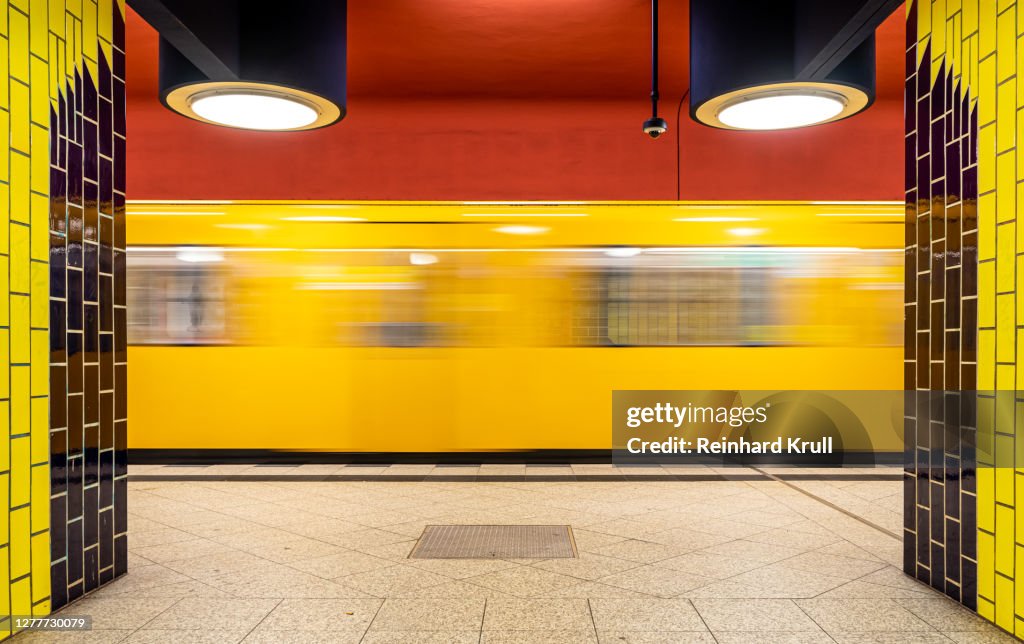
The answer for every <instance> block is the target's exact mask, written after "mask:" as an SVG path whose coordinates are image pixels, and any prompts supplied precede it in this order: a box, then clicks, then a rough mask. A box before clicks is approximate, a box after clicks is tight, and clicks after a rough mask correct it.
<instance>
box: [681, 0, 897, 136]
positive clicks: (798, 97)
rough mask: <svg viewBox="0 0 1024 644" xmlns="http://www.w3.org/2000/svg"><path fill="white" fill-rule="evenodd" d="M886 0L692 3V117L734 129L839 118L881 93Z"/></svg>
mask: <svg viewBox="0 0 1024 644" xmlns="http://www.w3.org/2000/svg"><path fill="white" fill-rule="evenodd" d="M889 4H891V3H885V2H878V1H876V2H868V1H864V0H861V1H855V0H834V1H831V0H830V2H826V3H821V2H813V1H810V0H780V1H777V2H746V1H742V0H692V1H691V2H690V79H691V81H690V83H691V84H690V115H691V117H693V118H694V119H695V120H696V121H698V122H700V123H703V124H704V125H709V126H711V127H716V128H722V129H729V130H780V129H790V128H799V127H806V126H810V125H820V124H823V123H831V122H834V121H838V120H841V119H844V118H848V117H850V116H853V115H854V114H857V113H859V112H861V111H863V110H865V109H867V108H868V107H869V106H870V105H871V103H872V102H873V101H874V98H875V39H874V28H875V27H876V26H877V24H878V23H879V22H880V21H881V20H883V19H884V18H885V17H886V16H887V15H888V13H886V12H887V11H891V9H890V8H889Z"/></svg>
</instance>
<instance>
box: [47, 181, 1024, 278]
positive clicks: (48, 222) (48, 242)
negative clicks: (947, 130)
mask: <svg viewBox="0 0 1024 644" xmlns="http://www.w3.org/2000/svg"><path fill="white" fill-rule="evenodd" d="M1022 185H1024V184H1022ZM29 201H30V204H31V206H30V209H31V214H30V216H29V218H30V219H31V220H32V221H31V228H30V230H29V238H30V239H29V244H30V248H29V256H30V257H31V258H32V259H35V260H39V261H42V262H45V261H48V260H49V259H50V198H49V197H47V196H46V195H40V194H35V193H33V194H32V195H30V199H29ZM1021 227H1022V228H1024V226H1021Z"/></svg>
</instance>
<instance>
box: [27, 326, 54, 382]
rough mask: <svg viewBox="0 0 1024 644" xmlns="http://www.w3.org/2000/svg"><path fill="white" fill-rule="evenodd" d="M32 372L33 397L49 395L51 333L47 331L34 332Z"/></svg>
mask: <svg viewBox="0 0 1024 644" xmlns="http://www.w3.org/2000/svg"><path fill="white" fill-rule="evenodd" d="M31 371H32V386H31V391H32V395H33V396H45V395H47V394H48V393H49V392H50V332H49V331H47V330H46V329H42V330H33V331H32V369H31Z"/></svg>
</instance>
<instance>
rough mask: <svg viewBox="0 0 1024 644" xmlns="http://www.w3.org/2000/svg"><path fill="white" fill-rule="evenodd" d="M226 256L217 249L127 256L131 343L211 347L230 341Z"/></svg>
mask: <svg viewBox="0 0 1024 644" xmlns="http://www.w3.org/2000/svg"><path fill="white" fill-rule="evenodd" d="M222 260H223V256H222V255H221V253H220V252H219V251H217V250H216V249H208V248H201V247H196V248H187V249H164V248H160V249H140V248H133V249H131V252H129V253H128V265H127V268H128V285H127V286H128V289H127V290H128V342H129V343H130V344H172V345H206V344H224V343H226V341H227V337H226V332H225V331H226V330H225V322H224V320H225V316H224V290H225V274H224V269H223V267H222V265H221V261H222Z"/></svg>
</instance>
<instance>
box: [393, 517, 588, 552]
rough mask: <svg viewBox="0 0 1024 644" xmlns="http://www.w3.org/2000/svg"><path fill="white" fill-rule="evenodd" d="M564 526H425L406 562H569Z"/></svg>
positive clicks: (568, 530) (570, 549) (568, 540)
mask: <svg viewBox="0 0 1024 644" xmlns="http://www.w3.org/2000/svg"><path fill="white" fill-rule="evenodd" d="M575 556H576V544H575V542H574V541H573V538H572V528H570V527H569V526H567V525H428V526H427V527H426V528H424V529H423V534H422V535H420V539H419V541H417V542H416V547H415V548H413V550H412V553H411V554H410V555H409V558H410V559H572V558H574V557H575Z"/></svg>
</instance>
